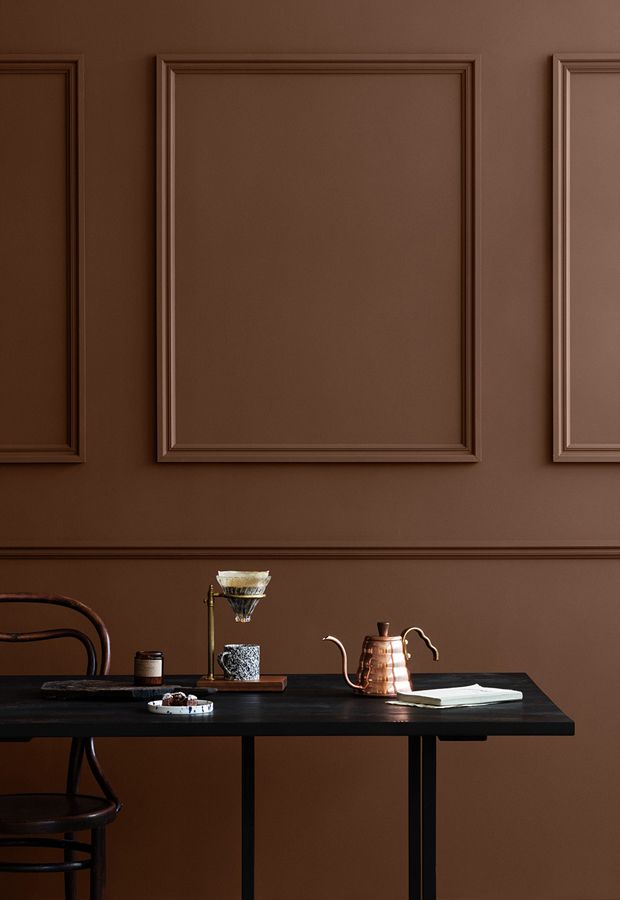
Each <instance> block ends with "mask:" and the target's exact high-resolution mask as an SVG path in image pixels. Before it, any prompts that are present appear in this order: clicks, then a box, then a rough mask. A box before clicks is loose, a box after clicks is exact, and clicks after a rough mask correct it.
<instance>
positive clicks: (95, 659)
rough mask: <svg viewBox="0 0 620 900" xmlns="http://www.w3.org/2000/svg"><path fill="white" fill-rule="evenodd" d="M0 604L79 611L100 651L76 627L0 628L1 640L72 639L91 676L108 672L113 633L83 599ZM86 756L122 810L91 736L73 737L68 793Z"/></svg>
mask: <svg viewBox="0 0 620 900" xmlns="http://www.w3.org/2000/svg"><path fill="white" fill-rule="evenodd" d="M0 603H40V604H47V605H51V606H64V607H66V608H67V609H71V610H73V611H74V612H76V613H79V614H80V615H81V616H83V617H84V618H85V619H87V620H88V621H89V622H90V624H91V625H92V626H93V628H94V629H95V631H96V633H97V637H98V639H99V648H98V649H99V653H97V650H96V649H95V645H94V643H93V641H92V640H91V638H90V637H89V635H87V634H86V633H85V632H83V631H79V630H77V629H76V628H50V629H44V630H41V631H11V632H4V631H0V642H2V641H4V642H9V643H29V642H30V641H52V640H56V639H58V638H73V639H74V640H77V641H79V642H80V644H82V646H83V647H84V649H85V650H86V675H88V676H89V677H92V676H93V675H108V674H109V671H110V636H109V634H108V629H107V628H106V627H105V625H104V623H103V621H102V620H101V619H100V618H99V616H98V615H97V613H96V612H94V611H93V610H92V609H90V607H88V606H86V604H85V603H82V602H81V601H80V600H74V599H73V598H72V597H63V596H62V595H61V594H0ZM84 756H86V759H87V761H88V764H89V767H90V770H91V772H92V773H93V775H94V777H95V780H96V781H97V783H98V784H99V787H100V788H101V790H102V791H103V793H104V794H105V796H106V797H107V798H108V799H109V800H111V801H113V802H114V803H115V804H116V808H117V810H118V809H120V807H121V804H120V801H119V800H118V797H117V796H116V794H115V793H114V791H113V789H112V787H111V785H110V784H109V782H108V781H107V779H106V777H105V775H104V774H103V772H102V771H101V767H100V765H99V762H98V760H97V756H96V754H95V745H94V741H93V739H92V738H73V740H72V741H71V752H70V754H69V766H68V769H67V793H70V794H75V793H77V791H78V787H79V780H80V773H81V769H82V760H83V758H84Z"/></svg>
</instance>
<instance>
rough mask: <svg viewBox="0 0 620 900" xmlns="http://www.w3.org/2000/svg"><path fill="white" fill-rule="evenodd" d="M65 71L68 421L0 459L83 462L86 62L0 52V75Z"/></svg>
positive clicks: (5, 448) (6, 450)
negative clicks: (41, 440)
mask: <svg viewBox="0 0 620 900" xmlns="http://www.w3.org/2000/svg"><path fill="white" fill-rule="evenodd" d="M2 74H13V75H25V74H29V75H58V74H60V75H64V78H65V115H66V154H67V159H66V162H67V165H66V177H67V186H66V234H67V237H66V257H65V259H66V261H65V266H66V273H67V301H66V310H67V384H66V398H67V423H66V441H65V442H64V443H62V444H52V443H50V444H18V443H15V444H3V445H0V463H79V462H83V461H84V60H83V57H82V56H81V55H79V54H68V55H67V54H59V55H57V54H44V55H40V54H11V55H1V56H0V75H2Z"/></svg>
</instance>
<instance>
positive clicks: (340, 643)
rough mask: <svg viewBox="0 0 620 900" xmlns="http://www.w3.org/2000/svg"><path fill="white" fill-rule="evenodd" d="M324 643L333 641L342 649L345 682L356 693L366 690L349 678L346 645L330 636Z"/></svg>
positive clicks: (327, 636)
mask: <svg viewBox="0 0 620 900" xmlns="http://www.w3.org/2000/svg"><path fill="white" fill-rule="evenodd" d="M323 640H324V641H333V642H334V644H336V645H337V646H338V647H340V652H341V653H342V674H343V675H344V680H345V681H346V683H347V684H348V685H349V687H352V688H353V690H354V691H363V690H364V688H363V686H362V685H361V684H354V683H353V682H352V681H351V679H350V678H349V673H348V672H347V668H348V666H347V651H346V650H345V649H344V644H343V643H342V641H339V640H338V638H337V637H333V635H331V634H328V635H326V636H325V637H324V638H323Z"/></svg>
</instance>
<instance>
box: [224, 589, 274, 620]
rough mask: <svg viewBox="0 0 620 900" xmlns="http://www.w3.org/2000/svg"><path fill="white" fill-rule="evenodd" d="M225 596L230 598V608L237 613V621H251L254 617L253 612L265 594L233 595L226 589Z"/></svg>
mask: <svg viewBox="0 0 620 900" xmlns="http://www.w3.org/2000/svg"><path fill="white" fill-rule="evenodd" d="M224 596H225V597H226V599H227V600H228V602H229V604H230V608H231V609H232V611H233V612H234V614H235V622H249V621H250V620H251V618H252V613H253V612H254V610H255V609H256V607H257V606H258V604H259V602H260V600H261V599H262V598H263V597H264V596H265V595H264V594H259V595H258V596H255V597H248V596H237V595H235V596H231V595H230V594H228V593H226V591H224Z"/></svg>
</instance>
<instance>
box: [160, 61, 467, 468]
mask: <svg viewBox="0 0 620 900" xmlns="http://www.w3.org/2000/svg"><path fill="white" fill-rule="evenodd" d="M339 72H343V73H365V74H368V73H371V74H377V75H379V74H390V73H394V72H396V73H403V72H411V73H415V74H425V73H426V74H438V73H450V74H455V75H458V76H459V77H460V84H461V176H462V180H461V198H462V202H461V209H462V213H461V222H462V227H461V260H462V265H461V413H460V419H461V420H460V433H461V440H460V442H459V443H455V444H446V443H427V444H329V443H325V444H256V443H254V444H252V443H248V444H219V443H215V442H213V443H207V442H205V443H197V444H188V443H181V442H179V441H178V440H177V422H176V384H175V352H176V350H175V292H174V282H175V276H174V267H175V233H174V218H175V216H174V210H175V186H174V166H175V75H176V74H177V73H183V74H208V73H212V74H222V73H241V74H248V73H263V74H264V73H273V74H279V73H285V74H300V73H305V74H325V73H329V74H337V73H339ZM479 144H480V60H479V57H478V56H476V55H474V54H402V55H363V56H361V55H330V56H322V55H321V56H318V55H294V56H270V55H256V56H255V55H251V56H246V55H235V56H229V55H217V54H213V55H212V54H200V55H197V54H164V55H160V56H158V57H157V257H158V263H157V322H158V339H157V367H158V404H157V406H158V435H157V445H158V446H157V460H158V462H282V463H284V462H477V461H478V460H479V458H480V378H479V368H480V366H479V352H480V350H479V348H480V340H479V301H478V296H479V182H480V178H479V157H480V153H479Z"/></svg>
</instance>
